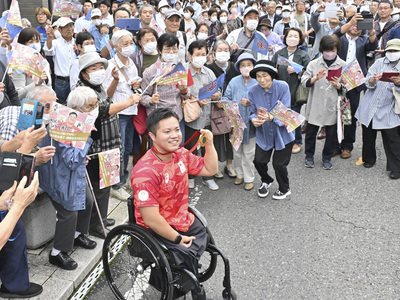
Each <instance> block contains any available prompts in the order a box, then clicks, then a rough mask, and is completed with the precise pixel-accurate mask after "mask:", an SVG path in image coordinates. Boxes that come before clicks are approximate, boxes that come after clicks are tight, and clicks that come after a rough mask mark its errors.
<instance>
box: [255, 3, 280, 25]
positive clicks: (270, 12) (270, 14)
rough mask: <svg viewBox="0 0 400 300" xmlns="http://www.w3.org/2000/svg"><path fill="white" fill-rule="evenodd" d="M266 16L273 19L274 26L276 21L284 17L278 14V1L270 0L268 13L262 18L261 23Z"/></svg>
mask: <svg viewBox="0 0 400 300" xmlns="http://www.w3.org/2000/svg"><path fill="white" fill-rule="evenodd" d="M266 18H268V20H270V21H271V26H272V27H274V25H275V24H276V22H278V21H279V20H281V19H282V16H280V15H278V14H276V3H275V2H274V1H269V2H268V3H267V13H266V14H265V15H264V16H262V17H261V18H260V23H261V22H262V20H264V19H266Z"/></svg>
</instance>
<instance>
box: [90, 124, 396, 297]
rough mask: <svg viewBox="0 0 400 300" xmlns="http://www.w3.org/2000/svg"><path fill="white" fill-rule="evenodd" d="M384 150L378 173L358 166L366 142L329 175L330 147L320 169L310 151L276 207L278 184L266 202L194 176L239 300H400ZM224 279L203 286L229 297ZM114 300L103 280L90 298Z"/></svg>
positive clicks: (199, 202) (391, 187)
mask: <svg viewBox="0 0 400 300" xmlns="http://www.w3.org/2000/svg"><path fill="white" fill-rule="evenodd" d="M359 129H360V128H358V131H361V130H359ZM377 145H378V147H377V148H378V161H377V164H376V165H375V166H374V167H373V168H371V169H366V168H364V167H363V166H362V165H357V164H356V162H357V161H358V159H359V157H360V156H361V141H360V135H359V134H358V141H357V142H356V144H355V149H354V151H353V156H352V158H350V159H348V160H343V159H341V158H340V157H335V158H333V159H332V163H333V170H330V171H326V170H323V169H322V162H321V152H322V146H323V141H318V143H317V151H316V153H317V154H316V156H315V168H314V169H307V168H305V167H304V166H303V163H304V151H303V150H302V152H301V153H300V154H296V155H293V156H292V161H291V163H290V165H289V176H290V185H291V189H292V195H291V197H290V200H282V201H275V200H272V198H271V195H272V194H273V193H274V191H275V190H276V189H277V184H276V183H273V184H272V187H271V193H270V195H269V196H268V197H267V198H265V199H260V198H259V197H258V196H257V191H256V189H254V190H252V191H250V192H246V191H245V190H244V189H243V186H235V185H234V184H233V181H234V179H231V178H227V176H225V178H224V179H221V180H218V181H217V182H218V184H219V186H220V190H219V191H215V192H213V191H210V190H208V189H207V188H206V187H205V186H203V185H202V184H201V178H196V184H197V186H196V189H195V190H192V191H191V199H192V200H191V201H192V202H193V203H194V204H195V205H196V207H197V208H198V209H199V210H200V211H201V212H202V213H203V214H204V215H205V216H206V218H207V220H208V222H209V227H210V229H211V232H212V234H213V236H214V238H215V240H216V243H217V245H219V246H220V247H221V248H222V249H223V250H224V251H225V252H226V254H227V255H228V257H229V258H230V262H231V277H232V286H233V288H234V290H235V291H236V293H237V295H238V299H400V284H399V282H400V264H399V262H400V226H399V217H400V193H399V190H400V180H397V181H396V180H391V179H389V178H388V173H387V172H386V171H385V169H386V157H385V154H384V151H383V147H382V143H381V139H380V137H379V139H378V142H377ZM259 184H260V180H259V177H258V176H257V180H256V188H257V187H258V186H259ZM222 272H223V265H222V261H220V260H219V264H218V267H217V272H216V273H215V274H214V276H213V277H212V278H211V279H210V280H209V281H207V282H206V283H205V287H206V290H207V296H208V297H210V298H212V299H214V300H215V299H222V296H221V292H222V289H223V288H222V280H223V273H222ZM113 298H114V297H113V296H112V293H111V292H110V289H109V288H108V286H107V284H106V283H105V281H104V278H102V279H101V280H100V281H99V282H98V284H96V286H95V287H94V289H93V290H92V292H91V293H90V295H89V296H88V299H96V300H101V299H113Z"/></svg>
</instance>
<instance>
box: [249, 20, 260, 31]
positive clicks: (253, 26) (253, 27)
mask: <svg viewBox="0 0 400 300" xmlns="http://www.w3.org/2000/svg"><path fill="white" fill-rule="evenodd" d="M257 25H258V21H257V20H247V24H246V27H247V29H248V30H250V31H254V30H256V28H257Z"/></svg>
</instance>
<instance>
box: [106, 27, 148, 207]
mask: <svg viewBox="0 0 400 300" xmlns="http://www.w3.org/2000/svg"><path fill="white" fill-rule="evenodd" d="M112 44H113V45H114V47H115V49H116V50H117V55H116V56H115V59H112V60H110V61H109V63H108V68H107V70H106V76H105V79H104V81H103V83H102V85H103V88H104V89H105V90H107V95H108V97H110V98H111V100H112V102H113V103H119V102H123V101H125V100H126V99H128V98H129V97H131V96H132V95H134V91H135V90H137V89H138V88H140V82H139V81H141V79H140V78H139V76H138V69H137V68H136V65H135V64H134V63H133V61H132V59H130V56H131V54H132V52H133V48H134V47H133V39H132V33H130V32H129V31H128V30H125V29H123V30H118V31H117V32H115V33H114V34H113V36H112ZM137 110H138V108H137V105H133V106H130V107H128V108H126V109H124V110H122V111H120V112H119V113H118V121H119V129H120V132H121V141H122V151H123V154H122V155H123V157H124V164H123V165H121V182H120V183H119V184H116V185H114V186H113V187H112V190H111V195H112V196H114V197H116V198H118V199H121V198H122V199H127V198H128V197H129V195H128V194H127V192H125V191H124V190H123V189H122V186H123V185H124V184H125V183H126V182H127V181H128V185H129V187H130V182H129V180H128V179H129V172H128V170H127V167H128V162H129V153H131V151H132V149H133V135H134V131H135V127H134V126H133V116H135V115H137Z"/></svg>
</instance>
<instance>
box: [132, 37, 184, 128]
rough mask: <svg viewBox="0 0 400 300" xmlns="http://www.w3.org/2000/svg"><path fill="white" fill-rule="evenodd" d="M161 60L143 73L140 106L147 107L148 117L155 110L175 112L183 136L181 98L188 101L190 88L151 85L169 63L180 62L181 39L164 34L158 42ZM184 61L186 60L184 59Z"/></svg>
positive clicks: (180, 85)
mask: <svg viewBox="0 0 400 300" xmlns="http://www.w3.org/2000/svg"><path fill="white" fill-rule="evenodd" d="M157 48H158V52H159V53H160V58H159V59H158V60H157V61H156V62H155V63H154V64H153V65H151V66H150V67H148V68H147V69H146V71H144V73H143V81H142V90H143V91H144V92H143V98H142V101H141V102H140V104H142V105H143V106H144V107H146V111H147V115H149V114H150V113H151V112H152V111H153V110H154V109H156V108H161V107H166V108H169V109H171V110H173V111H174V112H175V113H176V114H177V115H178V117H179V125H180V128H181V131H182V135H184V134H185V121H184V120H183V111H182V107H181V98H183V99H188V98H189V95H188V88H187V86H186V85H183V84H178V88H177V87H176V86H175V85H159V86H157V85H156V84H153V85H152V86H150V87H149V83H150V82H151V81H152V80H153V79H154V78H155V77H156V76H158V75H161V74H163V73H162V72H164V70H165V66H166V65H167V63H172V64H176V63H178V62H179V60H180V58H182V57H180V56H179V55H178V51H179V39H178V38H177V37H176V35H173V34H171V33H164V34H163V35H161V36H160V37H159V39H158V42H157ZM183 60H184V59H183Z"/></svg>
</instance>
